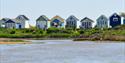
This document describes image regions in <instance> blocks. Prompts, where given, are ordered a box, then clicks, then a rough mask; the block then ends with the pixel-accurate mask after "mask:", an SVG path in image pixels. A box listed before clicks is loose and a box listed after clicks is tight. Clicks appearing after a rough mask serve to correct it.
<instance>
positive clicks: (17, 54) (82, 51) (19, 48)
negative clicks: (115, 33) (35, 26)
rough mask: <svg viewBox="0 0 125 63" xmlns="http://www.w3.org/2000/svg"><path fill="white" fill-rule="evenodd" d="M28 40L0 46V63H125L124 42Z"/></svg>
mask: <svg viewBox="0 0 125 63" xmlns="http://www.w3.org/2000/svg"><path fill="white" fill-rule="evenodd" d="M31 41H32V42H33V44H16V45H0V63H125V60H124V59H125V43H98V42H90V41H84V42H73V41H71V40H31Z"/></svg>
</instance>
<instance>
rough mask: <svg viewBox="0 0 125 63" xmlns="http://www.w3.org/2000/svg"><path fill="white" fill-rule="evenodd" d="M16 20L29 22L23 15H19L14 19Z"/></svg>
mask: <svg viewBox="0 0 125 63" xmlns="http://www.w3.org/2000/svg"><path fill="white" fill-rule="evenodd" d="M16 19H17V20H29V19H28V18H27V17H26V16H25V15H19V16H17V17H16Z"/></svg>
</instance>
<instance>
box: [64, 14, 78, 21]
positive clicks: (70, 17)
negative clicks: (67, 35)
mask: <svg viewBox="0 0 125 63" xmlns="http://www.w3.org/2000/svg"><path fill="white" fill-rule="evenodd" d="M72 19H73V20H76V21H78V20H79V19H77V18H76V17H75V16H74V15H71V16H69V17H68V18H67V19H66V21H70V20H72Z"/></svg>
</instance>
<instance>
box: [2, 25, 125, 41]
mask: <svg viewBox="0 0 125 63" xmlns="http://www.w3.org/2000/svg"><path fill="white" fill-rule="evenodd" d="M0 38H36V39H49V38H50V39H51V38H54V39H74V40H75V41H83V40H92V41H95V40H108V41H125V25H122V26H117V27H115V28H112V29H111V28H108V29H103V30H101V29H97V28H93V29H82V30H80V29H63V28H61V29H57V28H49V29H47V30H41V29H37V28H30V29H5V28H0Z"/></svg>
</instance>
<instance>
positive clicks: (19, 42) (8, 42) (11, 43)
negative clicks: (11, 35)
mask: <svg viewBox="0 0 125 63" xmlns="http://www.w3.org/2000/svg"><path fill="white" fill-rule="evenodd" d="M0 44H31V43H30V42H0Z"/></svg>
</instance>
